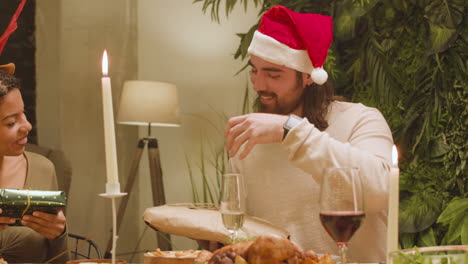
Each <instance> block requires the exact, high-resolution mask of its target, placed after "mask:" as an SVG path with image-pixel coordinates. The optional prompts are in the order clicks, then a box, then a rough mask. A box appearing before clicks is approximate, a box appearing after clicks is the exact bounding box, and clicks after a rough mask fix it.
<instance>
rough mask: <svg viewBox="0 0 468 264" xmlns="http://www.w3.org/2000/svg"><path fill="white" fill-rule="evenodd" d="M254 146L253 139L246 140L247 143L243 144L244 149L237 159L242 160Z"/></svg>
mask: <svg viewBox="0 0 468 264" xmlns="http://www.w3.org/2000/svg"><path fill="white" fill-rule="evenodd" d="M254 146H255V140H253V139H252V138H251V139H250V140H249V141H247V144H245V148H244V151H242V153H241V155H240V156H239V159H241V160H243V159H244V158H245V157H247V155H249V153H250V151H251V150H252V149H253V147H254Z"/></svg>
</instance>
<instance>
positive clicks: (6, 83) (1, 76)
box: [0, 70, 21, 100]
mask: <svg viewBox="0 0 468 264" xmlns="http://www.w3.org/2000/svg"><path fill="white" fill-rule="evenodd" d="M15 88H17V89H21V82H20V80H19V79H18V78H16V77H15V76H14V75H11V74H8V73H6V72H4V71H2V70H0V100H1V99H2V98H3V96H5V95H6V94H7V93H8V92H10V91H11V90H13V89H15Z"/></svg>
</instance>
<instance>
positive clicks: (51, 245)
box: [47, 229, 70, 263]
mask: <svg viewBox="0 0 468 264" xmlns="http://www.w3.org/2000/svg"><path fill="white" fill-rule="evenodd" d="M47 244H48V252H47V255H48V258H49V259H51V258H53V257H56V256H58V255H60V254H61V255H60V257H58V258H57V259H55V260H54V261H53V263H64V262H66V261H67V260H70V254H69V253H68V251H67V246H68V232H67V230H66V229H65V232H63V234H62V235H61V236H59V237H57V238H56V239H48V240H47Z"/></svg>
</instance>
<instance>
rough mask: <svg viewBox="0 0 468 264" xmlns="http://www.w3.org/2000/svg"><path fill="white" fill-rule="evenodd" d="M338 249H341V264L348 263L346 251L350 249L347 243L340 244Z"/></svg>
mask: <svg viewBox="0 0 468 264" xmlns="http://www.w3.org/2000/svg"><path fill="white" fill-rule="evenodd" d="M338 247H339V248H340V255H341V264H346V263H348V262H347V259H346V250H347V249H348V247H347V246H346V243H344V242H339V243H338Z"/></svg>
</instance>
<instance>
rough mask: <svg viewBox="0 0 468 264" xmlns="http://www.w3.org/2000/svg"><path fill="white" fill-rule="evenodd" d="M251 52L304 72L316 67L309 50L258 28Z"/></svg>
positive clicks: (250, 48) (250, 47) (251, 44)
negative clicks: (290, 45) (283, 41)
mask: <svg viewBox="0 0 468 264" xmlns="http://www.w3.org/2000/svg"><path fill="white" fill-rule="evenodd" d="M247 52H248V53H249V54H252V55H255V56H258V57H260V58H262V59H264V60H266V61H268V62H271V63H274V64H278V65H282V66H286V67H288V68H291V69H295V70H298V71H300V72H304V73H309V74H310V73H311V72H312V70H313V69H314V67H313V66H312V63H311V62H310V58H309V55H308V54H307V50H297V49H292V48H290V47H289V46H288V45H285V44H283V43H281V42H279V41H277V40H276V39H274V38H272V37H270V36H267V35H265V34H263V33H261V32H259V31H258V30H257V31H255V33H254V36H253V38H252V42H251V43H250V46H249V49H248V50H247Z"/></svg>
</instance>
